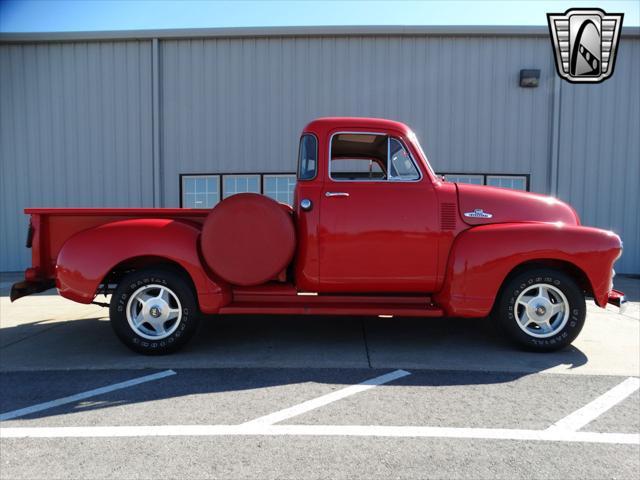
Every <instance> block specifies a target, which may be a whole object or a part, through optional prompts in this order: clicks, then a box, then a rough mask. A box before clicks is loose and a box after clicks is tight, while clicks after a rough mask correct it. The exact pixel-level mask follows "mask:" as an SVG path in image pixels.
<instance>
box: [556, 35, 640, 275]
mask: <svg viewBox="0 0 640 480" xmlns="http://www.w3.org/2000/svg"><path fill="white" fill-rule="evenodd" d="M638 59H640V41H639V40H637V39H633V40H631V39H624V38H623V40H622V42H621V43H620V46H619V52H618V59H617V61H616V67H615V73H614V75H613V77H611V78H610V79H609V80H607V81H606V82H604V83H602V84H600V85H573V84H567V83H563V84H562V88H561V94H560V98H561V107H560V127H561V129H560V144H559V183H558V186H559V189H558V196H559V197H560V198H562V199H563V200H566V201H568V202H569V203H571V204H572V205H573V206H574V207H575V208H576V210H577V211H578V213H579V214H580V217H581V218H582V222H583V223H584V224H585V225H594V226H598V227H601V228H607V229H611V230H613V231H615V232H616V233H618V234H619V235H620V236H621V237H622V240H623V242H624V245H625V249H624V252H623V255H622V258H621V259H620V260H618V263H617V264H616V270H617V271H619V272H629V273H640V212H639V210H638V207H639V206H640V88H639V87H638V85H639V84H638V79H640V63H639V62H638Z"/></svg>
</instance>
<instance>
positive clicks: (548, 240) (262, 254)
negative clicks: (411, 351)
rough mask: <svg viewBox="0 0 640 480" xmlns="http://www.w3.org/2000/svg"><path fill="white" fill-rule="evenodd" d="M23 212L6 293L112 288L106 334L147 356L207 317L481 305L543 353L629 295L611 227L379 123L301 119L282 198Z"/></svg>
mask: <svg viewBox="0 0 640 480" xmlns="http://www.w3.org/2000/svg"><path fill="white" fill-rule="evenodd" d="M25 213H27V214H30V215H31V223H30V226H29V236H28V242H27V246H28V247H31V249H32V257H33V265H32V267H31V268H28V269H27V270H26V272H25V280H24V281H23V282H20V283H17V284H15V285H14V286H13V288H12V292H11V299H12V300H15V299H17V298H20V297H23V296H25V295H29V294H31V293H36V292H40V291H43V290H46V289H48V288H52V287H53V286H54V285H55V286H56V287H57V288H58V291H59V293H60V295H62V296H63V297H66V298H68V299H71V300H74V301H76V302H80V303H92V302H94V301H95V299H96V296H97V295H100V294H104V295H109V294H110V295H111V300H110V304H109V308H110V318H111V324H112V326H113V329H114V331H115V333H116V334H117V335H118V337H119V338H120V339H121V340H122V341H123V342H124V343H125V344H126V345H127V346H129V347H130V348H132V349H134V350H136V351H138V352H142V353H146V354H161V353H167V352H171V351H174V350H176V349H177V348H179V347H180V346H182V345H184V344H185V343H186V341H187V340H188V339H189V338H190V336H191V335H192V334H193V333H194V331H195V327H196V324H197V322H198V318H199V317H201V316H202V314H277V315H282V314H296V315H306V314H314V315H378V316H382V317H393V316H413V317H442V316H449V317H487V316H490V317H491V318H493V319H494V320H495V321H496V322H497V323H498V325H500V327H502V329H503V331H504V332H505V333H506V334H507V336H508V337H510V338H511V339H512V340H514V341H515V342H516V343H518V344H520V345H521V346H524V347H526V348H529V349H533V350H538V351H549V350H555V349H558V348H561V347H563V346H565V345H568V344H569V343H571V342H572V341H573V340H574V339H575V338H576V336H577V335H578V333H579V332H580V330H581V329H582V327H583V325H584V322H585V316H586V305H585V297H587V296H588V297H593V299H594V301H595V303H596V304H597V305H599V306H600V307H604V306H605V305H606V304H607V303H612V304H614V305H617V306H618V307H621V308H622V307H623V306H624V305H623V304H624V302H625V299H624V295H623V294H622V293H621V292H618V291H616V290H613V275H614V270H613V264H614V262H615V261H616V259H617V258H618V257H619V256H620V254H621V251H622V246H621V241H620V238H619V237H618V236H617V235H616V234H614V233H613V232H610V231H605V230H599V229H596V228H591V227H586V226H581V225H580V220H579V218H578V215H577V214H576V212H575V211H574V210H573V209H572V208H571V207H570V206H568V205H566V204H565V203H562V202H560V201H558V200H556V199H555V198H552V197H547V196H542V195H536V194H532V193H526V192H520V191H515V190H507V189H501V188H492V187H487V186H474V185H467V184H455V183H450V182H447V181H444V180H443V179H442V178H440V177H439V176H438V175H436V174H435V173H434V171H433V170H432V169H431V167H430V165H429V163H428V161H427V158H426V156H425V154H424V152H423V150H422V148H421V147H420V144H419V143H418V141H417V139H416V137H415V135H414V134H413V132H412V131H411V130H410V129H409V128H408V127H407V126H406V125H404V124H402V123H398V122H393V121H389V120H382V119H371V118H322V119H318V120H315V121H313V122H311V123H310V124H309V125H307V126H306V127H305V129H304V130H303V132H302V137H301V140H300V150H299V158H298V182H297V185H296V189H295V195H294V206H293V208H290V207H289V206H287V205H283V204H279V203H277V202H275V201H274V200H271V199H270V198H267V197H265V196H261V195H257V194H238V195H235V196H232V197H229V198H227V199H226V200H224V201H222V202H220V203H219V204H218V205H217V206H215V207H214V208H213V209H212V210H196V209H27V210H25ZM105 305H106V304H105Z"/></svg>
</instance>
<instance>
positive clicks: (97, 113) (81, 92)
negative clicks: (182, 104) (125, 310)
mask: <svg viewBox="0 0 640 480" xmlns="http://www.w3.org/2000/svg"><path fill="white" fill-rule="evenodd" d="M150 45H151V42H150V41H144V42H137V41H127V42H123V41H122V42H99V43H87V42H76V43H50V44H24V45H0V135H1V137H0V139H1V140H0V161H1V167H2V192H1V195H0V203H1V204H2V218H1V219H0V232H1V233H0V238H1V240H2V246H1V247H0V270H5V271H6V270H19V269H21V268H24V267H25V265H27V264H30V262H31V259H30V252H29V251H28V250H27V249H25V248H24V242H25V238H26V229H27V217H26V216H25V215H24V214H22V210H23V209H24V208H25V207H39V206H44V207H66V206H77V207H98V206H113V207H116V206H151V205H152V202H153V193H152V175H151V174H150V172H149V171H148V169H149V168H150V167H149V166H150V165H151V145H152V142H151V50H150Z"/></svg>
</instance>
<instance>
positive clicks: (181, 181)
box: [179, 173, 222, 210]
mask: <svg viewBox="0 0 640 480" xmlns="http://www.w3.org/2000/svg"><path fill="white" fill-rule="evenodd" d="M189 177H193V178H201V177H217V178H216V181H217V183H218V202H217V203H215V204H214V205H213V206H214V207H215V206H216V205H217V204H218V203H220V202H221V201H222V174H220V173H181V174H180V175H179V186H180V208H191V207H185V206H184V195H185V193H187V192H185V191H184V180H185V178H189ZM209 208H213V207H203V208H197V207H194V208H191V209H193V210H207V209H209Z"/></svg>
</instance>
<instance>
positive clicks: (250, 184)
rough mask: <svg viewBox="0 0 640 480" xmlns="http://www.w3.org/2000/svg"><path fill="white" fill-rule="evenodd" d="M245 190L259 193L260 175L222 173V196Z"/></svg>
mask: <svg viewBox="0 0 640 480" xmlns="http://www.w3.org/2000/svg"><path fill="white" fill-rule="evenodd" d="M247 192H252V193H260V175H224V177H223V182H222V198H229V197H230V196H231V195H235V194H236V193H247Z"/></svg>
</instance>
